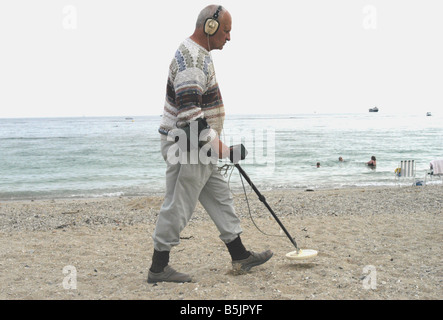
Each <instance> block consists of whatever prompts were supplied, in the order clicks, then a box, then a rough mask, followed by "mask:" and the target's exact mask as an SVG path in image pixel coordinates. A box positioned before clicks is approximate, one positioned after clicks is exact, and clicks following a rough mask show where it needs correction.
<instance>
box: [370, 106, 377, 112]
mask: <svg viewBox="0 0 443 320" xmlns="http://www.w3.org/2000/svg"><path fill="white" fill-rule="evenodd" d="M369 112H378V108H377V107H374V108H371V109H369Z"/></svg>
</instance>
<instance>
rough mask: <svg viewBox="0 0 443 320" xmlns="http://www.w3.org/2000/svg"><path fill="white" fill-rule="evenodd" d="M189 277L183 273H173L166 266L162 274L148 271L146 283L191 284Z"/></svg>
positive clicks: (171, 269) (172, 270) (173, 271)
mask: <svg viewBox="0 0 443 320" xmlns="http://www.w3.org/2000/svg"><path fill="white" fill-rule="evenodd" d="M191 280H192V279H191V277H190V276H189V275H187V274H185V273H180V272H177V271H175V270H174V269H173V268H172V267H170V266H166V267H165V268H164V269H163V271H162V272H159V273H155V272H151V271H149V273H148V283H157V282H178V283H180V282H191Z"/></svg>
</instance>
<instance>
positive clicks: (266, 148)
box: [0, 112, 443, 200]
mask: <svg viewBox="0 0 443 320" xmlns="http://www.w3.org/2000/svg"><path fill="white" fill-rule="evenodd" d="M160 121H161V116H159V115H157V116H139V117H77V118H29V119H28V118H8V119H0V200H26V199H60V198H93V197H118V196H146V195H163V194H164V190H165V169H166V165H165V162H164V160H163V158H162V156H161V154H160V138H159V133H158V127H159V124H160ZM222 138H223V140H224V141H225V143H226V144H228V145H235V144H239V143H243V145H244V146H245V147H246V149H247V150H248V155H247V157H246V159H245V160H243V161H241V162H240V165H241V167H242V168H243V169H244V171H245V172H246V173H247V175H248V176H249V178H250V180H251V181H252V182H253V183H254V184H255V186H256V187H257V188H258V189H259V190H261V191H269V190H276V189H296V190H316V189H331V188H355V187H373V186H397V185H398V186H402V185H417V184H418V185H420V183H417V182H420V180H422V181H423V180H425V175H426V172H427V170H428V169H429V163H430V161H431V160H434V159H441V158H443V115H437V114H433V115H432V116H426V112H420V113H418V112H417V114H385V113H382V112H379V113H369V112H367V113H360V114H358V113H356V114H294V115H260V114H257V115H230V116H227V117H226V119H225V128H224V131H223V135H222ZM371 156H375V157H376V159H377V166H376V168H371V167H368V166H367V165H366V163H367V162H368V161H369V160H370V159H371ZM339 157H342V158H343V160H344V161H343V162H341V161H339V160H338V159H339ZM402 160H414V161H415V165H416V178H415V179H411V180H410V179H401V180H399V179H397V178H396V176H395V173H394V171H395V169H396V168H397V167H399V163H400V161H402ZM317 163H319V164H320V166H319V167H317ZM216 164H217V165H218V166H219V167H220V171H221V173H222V174H223V175H224V176H225V178H226V180H227V181H228V182H229V186H230V188H231V190H232V191H233V192H234V193H235V192H241V190H243V189H242V188H243V187H242V180H241V178H240V174H239V172H238V171H237V169H236V168H234V167H232V166H229V162H226V161H220V162H216ZM428 182H429V181H428ZM243 183H245V184H246V182H245V181H243ZM429 183H441V181H440V182H439V181H435V182H434V181H430V182H429ZM246 187H247V185H246ZM417 187H420V186H417ZM421 187H423V186H421Z"/></svg>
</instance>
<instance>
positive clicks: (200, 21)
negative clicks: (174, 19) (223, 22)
mask: <svg viewBox="0 0 443 320" xmlns="http://www.w3.org/2000/svg"><path fill="white" fill-rule="evenodd" d="M218 7H221V10H220V12H219V15H218V17H219V19H221V17H222V16H223V14H224V13H225V12H226V9H225V8H223V7H222V6H219V5H216V4H211V5H209V6H207V7H206V8H204V9H203V10H202V11H200V14H199V15H198V18H197V22H196V24H195V28H196V29H200V28H203V26H204V24H205V21H206V19H208V18H212V17H213V16H214V14H215V12H216V11H217V9H218Z"/></svg>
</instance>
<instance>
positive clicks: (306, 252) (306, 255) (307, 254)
mask: <svg viewBox="0 0 443 320" xmlns="http://www.w3.org/2000/svg"><path fill="white" fill-rule="evenodd" d="M234 165H235V167H236V168H237V169H238V171H239V172H240V174H241V175H242V176H243V177H244V178H245V180H246V181H247V182H248V183H249V185H250V186H251V188H252V189H253V190H254V191H255V193H256V194H257V196H258V199H259V200H260V201H261V202H263V204H264V205H265V206H266V208H268V210H269V212H270V213H271V214H272V216H273V217H274V219H275V221H277V223H278V224H279V226H280V228H281V229H282V230H283V232H284V233H285V234H286V236H287V237H288V238H289V240H290V241H291V243H292V244H293V245H294V247H295V249H296V250H295V251H292V252H289V253H287V254H286V258H288V259H290V260H307V259H312V258H314V257H316V256H317V253H318V252H317V251H316V250H312V249H303V250H302V249H300V248H299V247H298V246H297V242H295V239H294V238H293V237H292V236H291V235H290V234H289V232H288V230H286V228H285V226H284V225H283V223H282V222H281V221H280V219H279V218H278V217H277V215H276V214H275V212H274V210H272V208H271V206H270V205H269V204H268V203H267V202H266V198H265V197H264V196H263V195H262V194H261V193H260V191H259V190H258V189H257V187H256V186H255V185H254V184H253V183H252V181H251V179H250V178H249V176H248V175H247V174H246V172H245V171H244V170H243V168H242V167H241V166H240V165H239V164H238V163H235V162H234Z"/></svg>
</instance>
